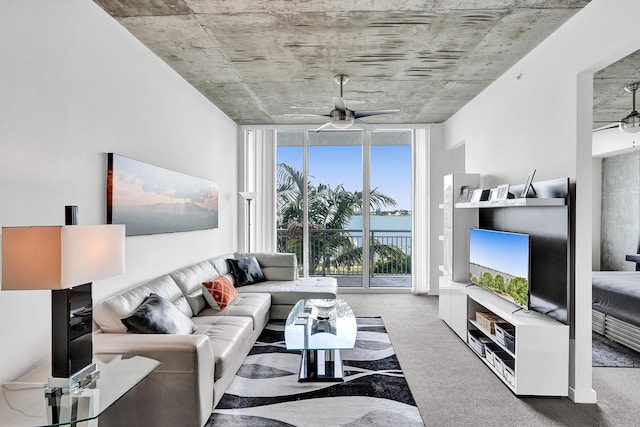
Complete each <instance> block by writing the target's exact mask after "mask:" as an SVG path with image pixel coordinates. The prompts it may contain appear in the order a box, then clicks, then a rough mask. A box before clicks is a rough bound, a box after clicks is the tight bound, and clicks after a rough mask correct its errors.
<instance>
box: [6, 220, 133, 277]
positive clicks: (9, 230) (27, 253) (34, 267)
mask: <svg viewBox="0 0 640 427" xmlns="http://www.w3.org/2000/svg"><path fill="white" fill-rule="evenodd" d="M124 231H125V227H124V225H90V226H82V225H69V226H53V227H3V228H2V290H30V289H66V288H72V287H74V286H77V285H82V284H84V283H89V282H93V281H95V280H100V279H104V278H107V277H111V276H115V275H118V274H122V273H124V272H125V250H124V248H125V243H124V242H125V233H124Z"/></svg>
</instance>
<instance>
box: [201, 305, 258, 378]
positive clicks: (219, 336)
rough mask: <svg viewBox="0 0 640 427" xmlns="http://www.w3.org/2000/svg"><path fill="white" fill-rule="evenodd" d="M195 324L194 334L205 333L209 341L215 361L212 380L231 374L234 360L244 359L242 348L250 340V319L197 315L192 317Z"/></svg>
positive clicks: (232, 373) (248, 343) (248, 344)
mask: <svg viewBox="0 0 640 427" xmlns="http://www.w3.org/2000/svg"><path fill="white" fill-rule="evenodd" d="M192 320H193V323H195V324H196V327H197V329H196V331H195V332H194V334H201V335H206V336H207V337H209V341H210V342H211V350H212V352H213V358H214V363H215V370H214V380H218V379H219V378H221V377H223V376H225V375H231V376H233V375H234V374H235V372H230V369H233V366H234V361H236V360H237V359H238V358H242V359H244V358H245V356H246V354H245V353H244V349H245V348H246V347H247V346H249V347H250V340H251V332H252V331H253V329H252V320H251V318H250V317H239V316H238V317H234V316H198V317H194V318H192Z"/></svg>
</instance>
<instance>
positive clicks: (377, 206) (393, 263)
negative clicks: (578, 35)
mask: <svg viewBox="0 0 640 427" xmlns="http://www.w3.org/2000/svg"><path fill="white" fill-rule="evenodd" d="M411 141H412V132H411V131H389V132H382V131H380V132H378V131H374V132H369V131H363V130H359V129H358V130H344V131H328V132H317V133H316V132H309V131H279V132H278V133H277V147H278V148H277V163H278V166H277V176H276V180H277V183H276V186H277V199H278V203H277V209H278V212H277V227H278V250H279V251H288V252H295V253H296V254H297V255H298V261H299V264H300V265H299V269H300V273H301V274H302V275H309V276H332V277H335V278H336V279H337V280H338V285H339V286H340V287H344V288H369V287H376V288H382V287H384V288H387V287H394V288H396V287H410V286H411ZM363 206H368V208H367V209H363Z"/></svg>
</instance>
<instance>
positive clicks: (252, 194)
mask: <svg viewBox="0 0 640 427" xmlns="http://www.w3.org/2000/svg"><path fill="white" fill-rule="evenodd" d="M240 195H241V196H242V198H243V199H245V200H253V199H255V198H256V196H257V195H258V193H256V192H254V191H241V192H240Z"/></svg>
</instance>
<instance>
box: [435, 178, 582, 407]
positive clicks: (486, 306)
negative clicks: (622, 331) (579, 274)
mask: <svg viewBox="0 0 640 427" xmlns="http://www.w3.org/2000/svg"><path fill="white" fill-rule="evenodd" d="M478 183H479V176H478V175H476V174H452V175H448V176H446V177H445V185H444V190H445V197H444V203H443V208H442V209H443V214H444V216H445V221H444V222H445V227H444V230H443V231H444V232H443V238H441V240H443V243H444V248H443V250H444V256H445V259H444V265H445V268H443V269H441V271H442V272H443V275H442V276H441V277H440V281H439V284H440V297H439V298H440V300H439V314H440V317H441V318H442V319H443V320H444V321H445V322H446V323H447V325H448V326H449V327H450V328H451V329H452V330H453V331H454V332H455V333H456V334H457V335H458V336H459V337H460V338H461V339H462V340H464V341H465V342H466V343H467V345H469V347H470V348H471V349H472V350H473V351H474V353H475V354H476V355H478V357H479V358H480V359H481V360H482V362H483V363H484V364H485V365H486V366H487V367H488V368H489V369H491V371H492V372H493V373H494V374H495V375H496V376H497V377H498V378H500V380H501V381H502V382H503V383H504V384H505V385H506V386H507V387H508V388H509V390H511V391H512V392H513V393H514V394H516V395H522V396H528V395H531V396H567V394H568V389H569V384H568V381H569V326H568V325H567V324H565V323H562V322H559V321H558V320H556V319H553V318H551V317H548V316H545V315H543V314H540V313H538V312H535V311H528V310H523V309H520V308H519V307H518V306H516V305H515V304H513V303H511V302H510V301H507V300H505V299H503V298H501V297H499V296H497V295H495V294H494V293H492V292H490V291H488V290H486V289H484V288H481V287H479V286H476V285H470V282H469V280H468V277H469V258H468V250H469V246H468V245H469V242H468V234H469V231H468V230H469V228H472V227H479V228H485V227H487V228H493V229H499V230H503V231H514V232H520V233H530V232H531V233H533V231H530V230H528V229H527V227H536V226H538V225H539V224H535V217H538V216H540V217H542V218H544V221H547V222H549V223H550V224H551V225H550V227H551V228H552V229H551V230H549V232H550V233H556V232H557V231H558V229H560V231H563V232H564V230H568V222H569V218H568V211H569V209H568V205H567V201H568V200H569V198H568V181H566V182H563V181H562V180H554V181H553V182H552V181H550V183H551V185H550V186H549V187H547V188H546V189H545V185H544V183H541V185H540V187H541V191H538V193H539V196H540V198H522V199H506V200H493V201H487V202H466V203H459V202H458V203H456V202H455V200H457V196H458V194H459V193H460V187H461V186H462V185H477V184H478ZM558 183H560V184H559V187H560V188H561V189H560V190H559V191H558ZM549 188H550V189H549ZM536 189H538V188H536ZM565 189H566V191H565ZM514 190H517V188H514ZM563 192H564V194H563ZM558 196H561V197H558ZM562 196H564V197H562ZM511 208H518V209H511ZM543 232H546V231H543ZM539 242H542V243H544V242H546V239H545V238H540V239H538V241H537V242H536V244H539ZM448 243H449V244H450V245H449V246H447V244H448ZM545 244H546V243H545ZM553 251H555V252H554V253H553V256H554V257H556V258H557V255H558V252H559V253H560V255H563V254H564V252H563V251H565V252H567V251H566V248H565V247H562V246H561V247H554V248H552V252H553ZM539 252H540V251H539ZM563 256H564V255H563ZM546 261H547V260H546V259H542V260H536V262H537V263H538V265H539V264H540V263H544V262H546ZM560 264H561V265H560V267H562V263H560ZM553 267H554V268H555V267H557V266H553ZM536 268H538V267H536ZM541 270H542V269H541ZM551 274H559V275H560V276H561V277H562V274H564V273H563V272H562V268H559V269H557V270H554V271H552V272H551ZM565 277H566V275H565ZM545 279H550V280H557V278H555V279H554V278H549V277H545V273H544V272H543V273H540V272H538V280H545ZM562 280H564V279H560V281H562ZM565 285H567V289H568V284H566V283H565ZM477 311H482V312H489V313H492V314H494V315H497V316H499V317H500V318H501V319H502V320H504V322H506V324H508V325H511V327H513V329H514V331H515V332H514V338H515V346H514V349H513V351H511V350H509V349H508V348H506V346H505V345H503V344H501V343H500V342H499V340H498V339H497V337H496V335H495V334H493V333H491V332H490V331H488V330H486V329H484V328H482V327H481V326H480V324H478V323H477V322H476V320H475V318H476V312H477ZM470 335H472V336H475V337H476V338H475V339H472V338H470V337H469V336H470ZM480 339H481V340H482V341H486V342H488V343H489V348H493V349H495V350H496V352H497V353H495V355H496V356H497V358H496V357H494V354H493V353H492V352H489V357H487V354H482V352H478V351H477V345H478V344H477V341H476V340H480ZM473 341H476V342H475V343H474V342H473ZM474 344H475V345H474ZM482 348H484V347H482Z"/></svg>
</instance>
